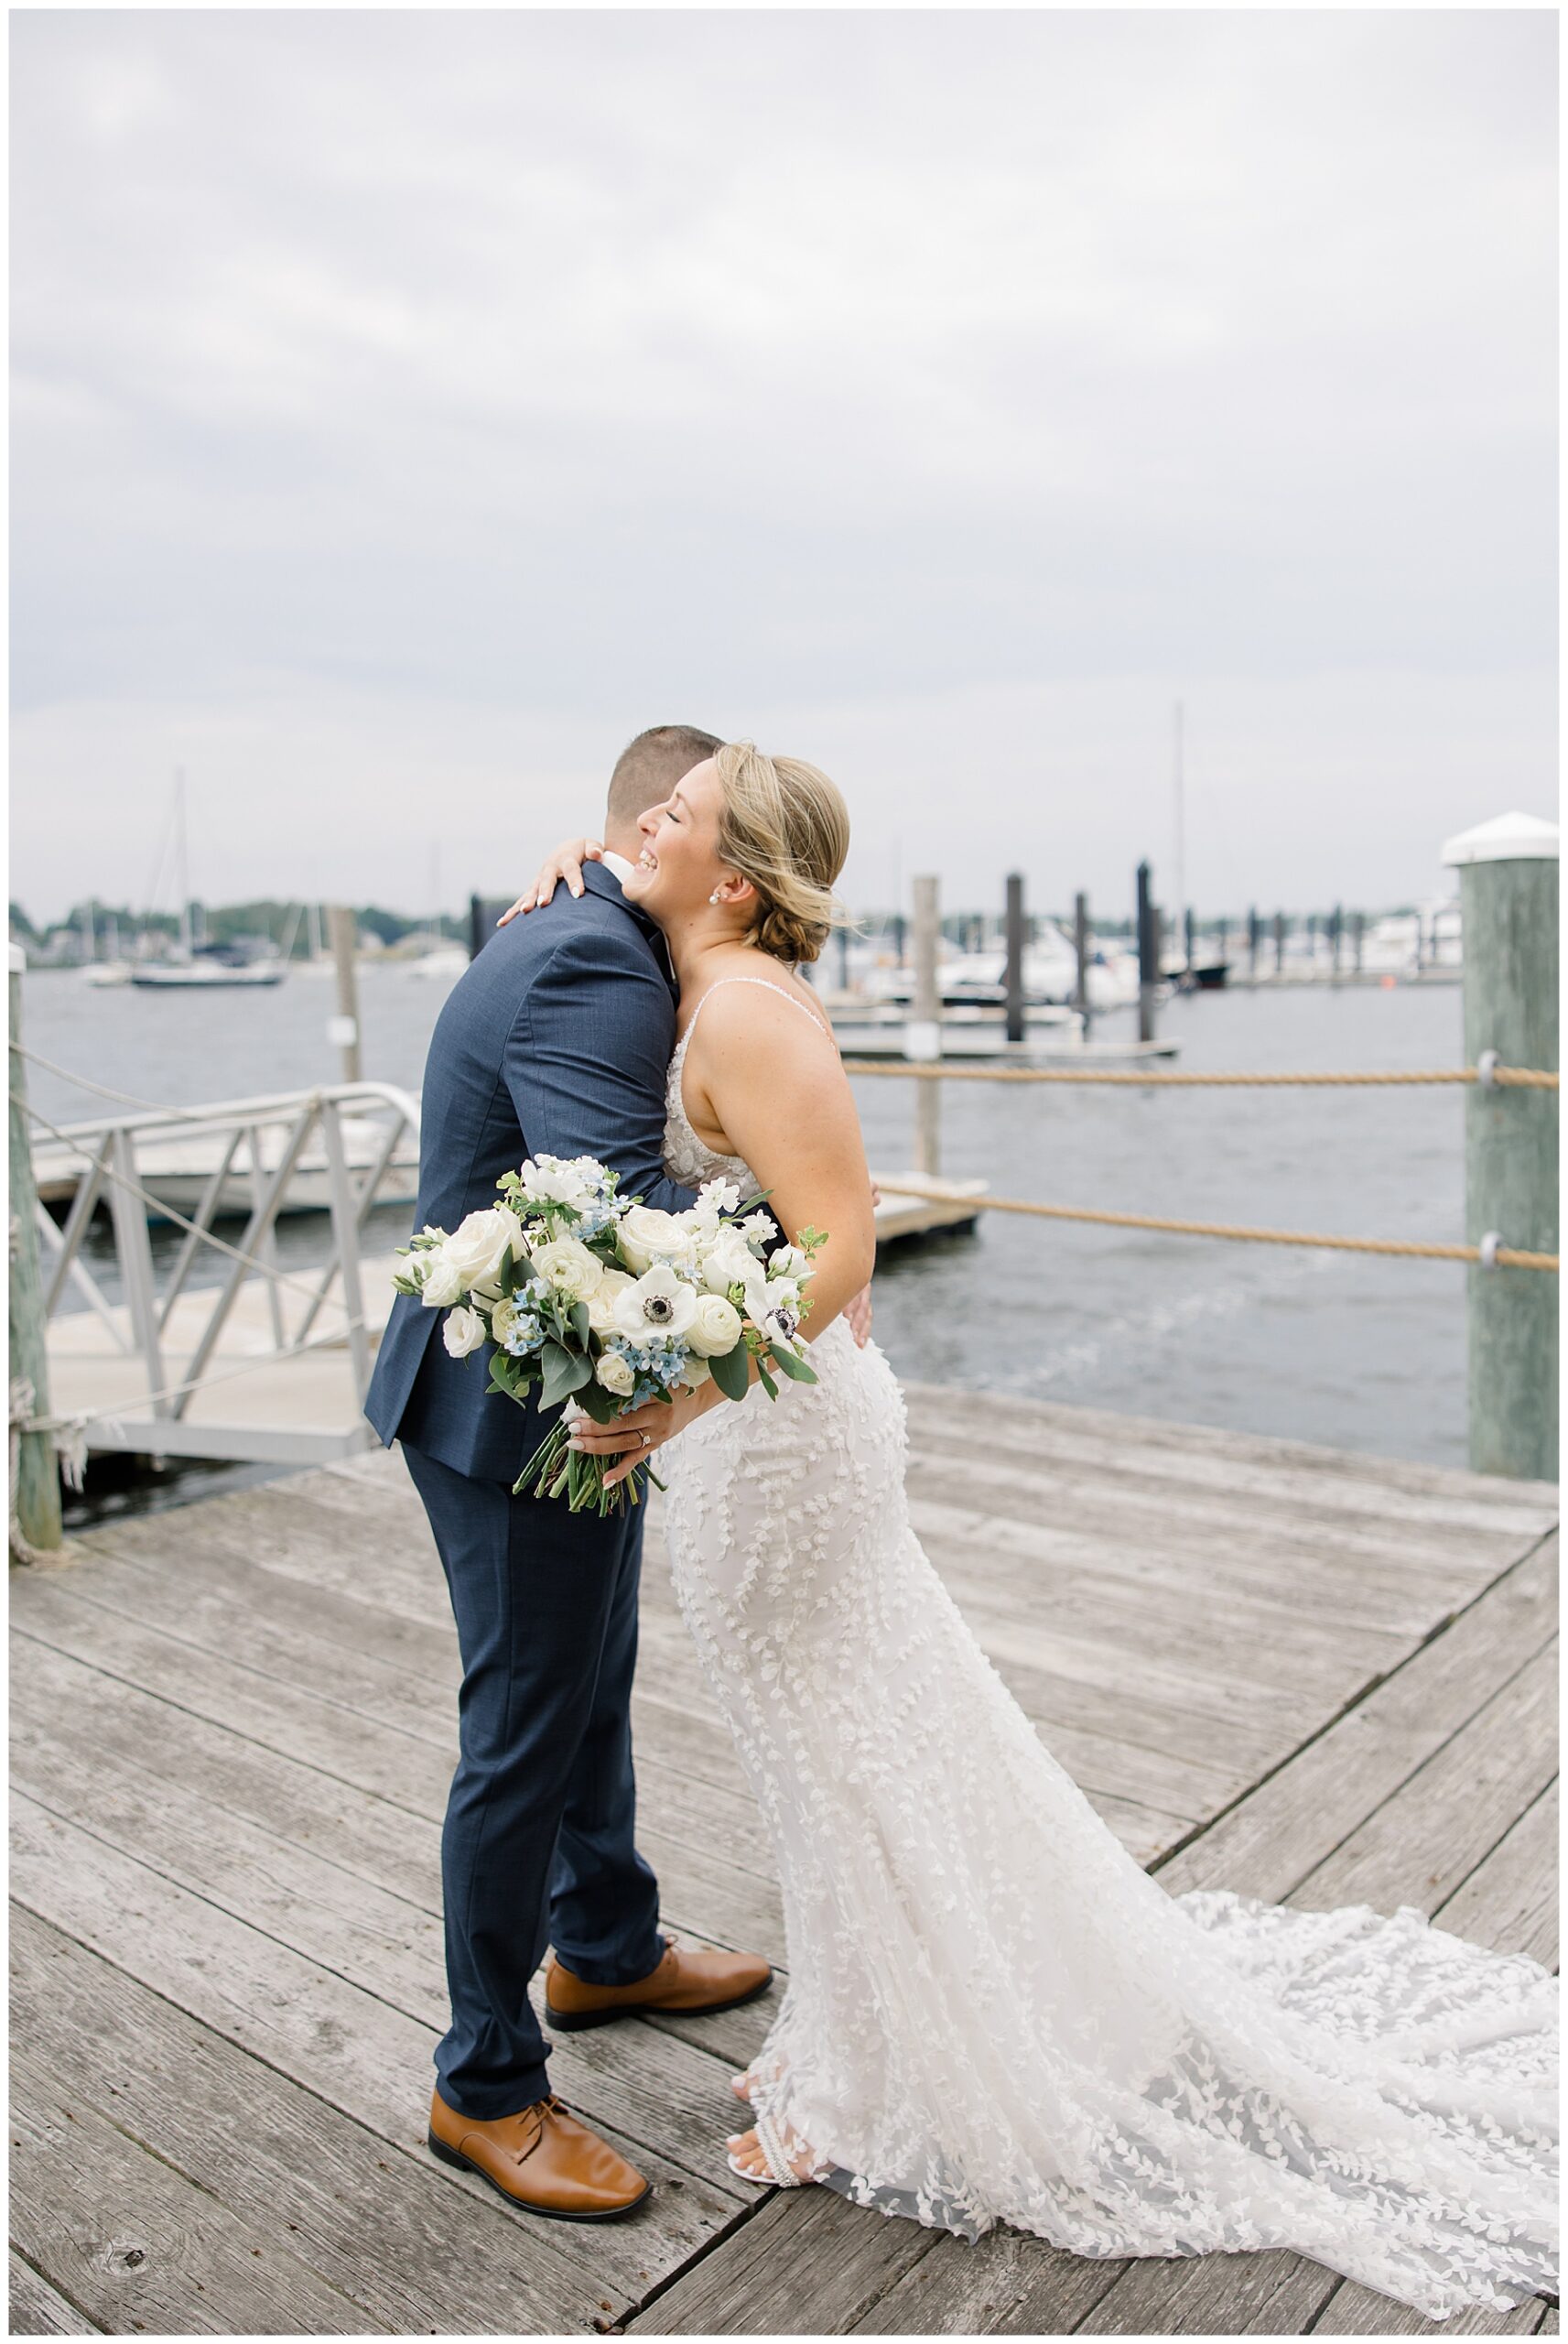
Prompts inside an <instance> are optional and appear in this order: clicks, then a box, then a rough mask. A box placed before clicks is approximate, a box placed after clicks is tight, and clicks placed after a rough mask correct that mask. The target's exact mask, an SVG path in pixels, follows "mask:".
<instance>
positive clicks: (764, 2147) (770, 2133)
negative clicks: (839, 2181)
mask: <svg viewBox="0 0 1568 2344" xmlns="http://www.w3.org/2000/svg"><path fill="white" fill-rule="evenodd" d="M752 2130H753V2132H755V2133H756V2136H757V2146H758V2147H759V2148H760V2149H761V2151H762V2161H763V2163H764V2164H765V2165H766V2166H767V2168H768V2169H767V2172H766V2173H753V2172H752V2169H751V2167H750V2165H742V2164H741V2160H740V2158H739V2157H738V2156H737V2155H736V2154H735V2153H734V2151H733V2150H731V2151H730V2154H729V2155H728V2156H726V2158H725V2160H724V2162H725V2164H726V2165H728V2166H729V2168H730V2172H731V2173H738V2174H739V2175H740V2176H741V2180H742V2181H750V2182H752V2183H753V2184H754V2185H755V2187H757V2188H759V2189H804V2188H805V2187H806V2184H807V2182H809V2181H810V2180H812V2179H813V2178H814V2176H813V2175H811V2174H804V2173H796V2171H795V2167H794V2165H791V2163H790V2161H789V2157H788V2155H787V2154H786V2153H785V2150H784V2142H783V2141H782V2139H781V2138H780V2136H779V2128H778V2126H777V2124H775V2122H773V2118H772V2117H771V2116H759V2117H758V2118H757V2121H756V2122H755V2124H754V2125H753V2126H752Z"/></svg>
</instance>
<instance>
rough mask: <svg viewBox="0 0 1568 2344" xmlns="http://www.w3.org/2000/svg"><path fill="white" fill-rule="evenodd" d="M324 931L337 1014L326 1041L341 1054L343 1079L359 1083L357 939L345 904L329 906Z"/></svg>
mask: <svg viewBox="0 0 1568 2344" xmlns="http://www.w3.org/2000/svg"><path fill="white" fill-rule="evenodd" d="M327 932H328V935H329V937H330V939H331V946H332V959H333V961H334V962H335V963H336V966H337V971H338V1014H337V1015H336V1016H335V1017H334V1018H333V1019H332V1020H331V1021H330V1025H329V1026H328V1028H327V1039H328V1040H329V1041H330V1042H334V1043H336V1045H337V1047H338V1048H339V1049H340V1050H341V1053H342V1080H344V1081H345V1082H358V1081H360V1080H362V1076H361V1074H360V988H359V971H358V969H357V968H356V966H355V954H356V950H357V947H358V937H357V934H356V929H355V921H354V916H353V913H352V912H351V910H350V909H349V907H348V906H347V905H346V904H329V905H328V906H327Z"/></svg>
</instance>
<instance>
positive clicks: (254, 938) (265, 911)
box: [10, 896, 468, 965]
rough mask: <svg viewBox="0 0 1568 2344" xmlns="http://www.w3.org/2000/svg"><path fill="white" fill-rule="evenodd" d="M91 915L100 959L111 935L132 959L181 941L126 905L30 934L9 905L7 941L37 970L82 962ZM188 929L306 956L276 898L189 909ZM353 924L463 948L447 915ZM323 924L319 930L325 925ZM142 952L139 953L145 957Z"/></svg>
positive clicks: (360, 919)
mask: <svg viewBox="0 0 1568 2344" xmlns="http://www.w3.org/2000/svg"><path fill="white" fill-rule="evenodd" d="M90 908H91V912H92V926H93V931H94V933H95V934H96V937H97V947H98V950H97V957H98V958H99V959H100V960H103V959H105V958H106V957H107V955H108V952H109V944H110V938H111V937H112V936H114V934H115V933H116V931H117V934H118V943H119V950H120V951H121V953H122V954H123V955H129V953H130V951H131V949H132V947H133V945H134V944H135V940H136V939H137V938H138V937H146V938H147V939H151V941H152V944H153V947H154V949H155V950H163V949H164V948H165V947H167V946H169V945H172V944H174V943H175V942H177V941H178V936H179V919H178V915H177V914H176V913H174V912H135V911H133V910H132V909H131V907H130V906H129V905H128V904H106V903H103V902H95V903H94V904H93V905H92V906H91V907H90V906H88V905H87V904H86V903H79V904H73V905H72V906H71V908H70V911H69V912H68V913H67V914H66V916H65V917H64V919H61V920H55V921H52V922H50V923H49V925H47V926H45V927H41V928H40V927H35V925H34V923H33V922H32V920H30V919H29V918H28V917H27V911H26V909H25V908H24V906H22V905H21V904H19V903H17V902H16V901H15V900H14V899H13V901H12V903H11V906H10V914H11V940H12V942H13V943H16V944H20V945H22V946H23V947H24V948H25V950H26V951H27V957H28V959H29V960H34V961H37V962H38V963H39V964H40V965H48V964H50V963H54V962H60V963H67V962H70V961H75V960H83V959H85V958H86V957H87V955H86V938H87V934H88V917H89V910H90ZM191 910H192V926H193V928H194V932H195V934H196V936H197V937H198V939H200V940H204V941H206V942H208V943H211V944H231V943H252V944H259V943H266V944H270V945H272V946H273V947H274V948H275V949H276V950H282V948H283V946H284V945H285V944H286V943H288V942H289V941H290V939H289V930H290V928H293V930H294V935H293V939H292V942H291V944H290V953H291V957H292V958H293V959H294V960H303V959H304V958H305V956H306V954H307V953H308V951H309V950H310V928H309V922H308V919H307V918H306V917H304V916H303V914H302V912H301V908H300V906H299V905H298V904H297V903H294V904H280V903H278V902H277V901H276V899H275V898H274V897H271V896H261V897H258V898H256V899H255V900H254V902H251V903H244V904H211V905H208V904H198V905H193V906H192V907H191ZM354 919H355V923H356V925H357V926H358V928H359V931H360V934H361V936H362V938H364V939H367V940H368V939H370V938H372V937H373V938H374V939H375V940H376V943H377V944H379V945H382V946H391V945H396V944H401V943H402V942H403V941H404V939H406V938H407V937H410V936H416V935H429V934H430V933H431V931H432V925H433V926H434V930H435V933H436V934H438V936H440V937H441V938H442V939H445V940H447V941H449V942H452V943H466V942H467V940H468V922H467V920H466V918H462V919H460V918H458V917H455V916H453V917H448V916H446V915H445V914H443V915H442V917H440V918H439V919H438V920H437V921H436V922H434V924H432V922H431V921H430V920H429V919H428V918H427V917H414V916H412V915H411V914H406V913H403V912H390V911H386V910H384V908H383V907H382V906H381V905H379V904H364V905H362V906H358V907H357V908H356V909H355V912H354ZM324 925H325V923H323V926H324ZM143 950H146V947H145V946H144V948H143Z"/></svg>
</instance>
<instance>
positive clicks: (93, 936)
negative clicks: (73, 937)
mask: <svg viewBox="0 0 1568 2344" xmlns="http://www.w3.org/2000/svg"><path fill="white" fill-rule="evenodd" d="M82 926H83V935H82V942H83V946H84V956H83V959H82V963H81V982H82V983H83V984H87V985H124V984H129V982H130V981H131V964H130V962H129V961H128V960H122V959H121V958H120V923H119V921H118V920H117V919H116V918H115V917H114V913H113V912H111V913H110V914H109V954H108V958H107V959H106V960H100V959H99V958H98V902H97V898H96V896H94V897H92V899H91V901H90V902H89V904H88V906H87V914H86V917H85V919H84V921H83V924H82Z"/></svg>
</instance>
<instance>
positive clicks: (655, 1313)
mask: <svg viewBox="0 0 1568 2344" xmlns="http://www.w3.org/2000/svg"><path fill="white" fill-rule="evenodd" d="M696 1317H697V1292H696V1289H695V1287H693V1286H690V1285H688V1284H687V1280H686V1279H685V1278H683V1277H681V1276H679V1275H677V1274H676V1271H674V1270H673V1269H672V1268H671V1267H670V1265H669V1264H668V1263H667V1262H654V1264H652V1266H651V1267H650V1268H648V1269H646V1270H644V1271H643V1275H642V1276H641V1277H640V1278H638V1279H637V1280H636V1282H635V1284H634V1285H632V1286H627V1287H625V1288H624V1289H623V1290H622V1292H621V1293H620V1294H618V1295H617V1296H616V1297H615V1324H616V1326H617V1328H618V1329H620V1331H621V1333H622V1334H623V1335H624V1336H625V1338H626V1340H627V1341H628V1342H630V1343H637V1344H643V1343H650V1342H665V1341H669V1340H673V1339H676V1338H678V1337H680V1336H682V1335H684V1334H685V1333H686V1330H687V1328H688V1327H689V1326H690V1325H691V1322H692V1320H693V1319H695V1318H696Z"/></svg>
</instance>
